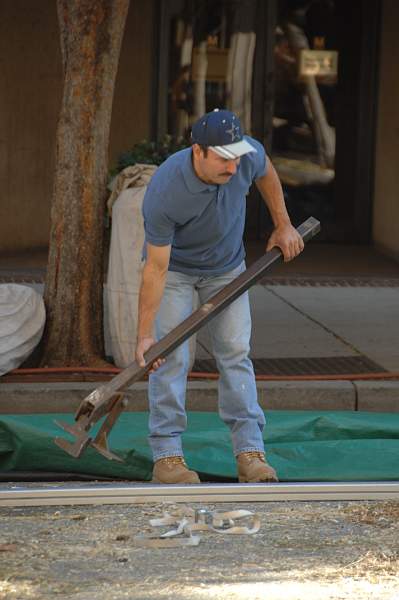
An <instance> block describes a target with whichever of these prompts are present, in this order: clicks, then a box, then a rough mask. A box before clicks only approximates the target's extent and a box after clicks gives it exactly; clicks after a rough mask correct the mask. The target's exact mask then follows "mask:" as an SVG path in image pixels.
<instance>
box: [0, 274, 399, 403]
mask: <svg viewBox="0 0 399 600" xmlns="http://www.w3.org/2000/svg"><path fill="white" fill-rule="evenodd" d="M398 275H399V268H398ZM300 281H301V282H302V284H301V285H299V284H298V281H297V282H295V281H294V285H292V284H291V285H285V284H284V283H286V282H284V280H283V279H280V280H279V279H278V278H277V279H276V278H274V279H270V280H269V281H268V280H265V281H264V282H263V284H262V285H256V286H254V287H253V288H252V289H251V290H250V299H251V306H252V315H253V335H252V344H251V347H252V351H251V355H252V358H253V359H255V363H256V362H257V361H260V362H259V364H260V363H261V362H262V359H263V360H266V362H267V361H269V366H270V365H272V366H273V365H277V366H278V367H281V365H283V367H284V368H285V367H286V366H287V365H292V364H294V366H295V364H296V363H298V364H299V367H300V368H303V365H310V367H309V368H308V370H307V371H306V373H308V375H309V379H308V380H306V381H300V380H295V379H293V377H294V376H293V375H291V376H287V377H286V379H285V380H284V379H282V380H278V381H277V380H276V381H258V390H259V400H260V403H261V405H262V407H264V408H265V409H266V410H267V409H269V410H272V409H279V410H282V409H287V410H359V411H377V412H379V411H381V412H385V411H389V412H398V411H399V378H398V380H390V381H388V380H379V379H377V378H376V379H372V378H371V379H370V378H369V379H367V380H361V373H364V372H365V371H367V366H369V368H370V369H371V370H372V371H374V372H382V371H384V370H385V371H390V372H398V373H399V276H398V278H392V277H391V278H390V279H389V280H387V279H386V280H381V284H382V285H377V284H378V281H377V282H376V281H374V280H373V281H372V282H371V281H369V282H367V281H366V280H362V281H361V282H360V283H359V282H355V284H353V285H350V281H348V280H347V279H346V280H345V282H342V281H341V284H340V283H339V281H337V280H335V281H334V282H333V281H322V280H319V281H313V282H312V281H311V280H307V281H304V280H303V279H301V280H300ZM31 285H34V287H35V288H36V289H37V290H38V291H41V290H42V285H41V284H31ZM196 357H197V358H198V359H199V360H200V364H201V361H205V362H204V363H202V364H207V362H209V361H211V360H212V354H211V347H210V342H209V337H208V335H207V332H206V330H203V331H201V332H200V334H199V335H198V338H197V355H196ZM305 359H306V360H305ZM334 361H335V362H334ZM336 361H340V362H339V369H338V372H343V373H348V370H346V371H345V365H346V364H348V365H349V367H348V368H349V369H350V368H351V366H352V365H353V364H354V365H355V367H356V365H360V366H362V365H365V367H363V369H362V370H360V372H359V371H353V370H352V371H351V370H349V373H351V372H352V373H353V377H351V378H349V380H347V379H344V378H343V379H342V380H340V379H337V378H336V377H337V376H335V378H334V379H332V380H329V381H317V380H312V372H313V373H314V369H315V368H316V372H317V369H318V368H319V367H320V364H322V365H323V367H322V368H325V367H326V365H327V366H329V365H330V364H332V365H333V366H334V365H336ZM348 361H349V362H348ZM337 364H338V363H337ZM342 365H343V368H342ZM312 369H313V371H312ZM306 373H304V374H305V375H306ZM356 373H359V377H358V378H357V377H356ZM371 377H372V375H371ZM98 385H99V383H98V382H96V383H82V382H76V383H71V382H65V383H30V384H28V383H26V384H22V383H5V382H4V380H3V381H1V379H0V413H4V414H5V413H8V414H12V413H18V412H19V413H21V412H22V413H32V412H71V411H73V410H75V409H76V407H77V406H78V404H79V402H80V400H81V399H82V398H84V397H85V396H86V395H87V394H88V393H89V392H90V391H91V390H92V389H94V388H95V387H97V386H98ZM128 396H129V407H128V410H146V409H147V401H146V384H145V383H138V384H135V385H133V386H132V387H131V388H130V389H129V391H128ZM216 407H217V381H214V380H212V381H211V380H208V381H190V382H189V384H188V393H187V408H188V409H189V410H216Z"/></svg>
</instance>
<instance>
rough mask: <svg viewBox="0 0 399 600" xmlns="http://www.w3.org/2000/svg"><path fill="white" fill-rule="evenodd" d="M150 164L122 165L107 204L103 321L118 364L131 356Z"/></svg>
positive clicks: (110, 351) (108, 350)
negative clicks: (108, 227)
mask: <svg viewBox="0 0 399 600" xmlns="http://www.w3.org/2000/svg"><path fill="white" fill-rule="evenodd" d="M156 168H157V167H156V166H153V165H135V166H134V167H128V168H127V169H124V171H122V173H120V175H119V176H118V179H117V181H116V183H115V186H114V189H113V192H112V194H111V197H110V200H109V201H108V208H109V210H110V211H111V210H112V229H111V245H110V250H109V263H108V274H107V284H106V286H105V297H106V311H105V313H106V321H107V325H108V330H109V344H110V347H109V348H106V353H107V354H108V353H109V354H111V356H112V357H113V359H114V362H115V364H116V365H117V366H118V367H122V368H124V367H127V366H128V365H129V364H131V363H132V362H133V360H134V351H135V347H136V336H137V305H138V294H139V287H140V280H141V270H142V266H143V263H142V260H141V256H142V249H143V244H144V225H143V217H142V214H141V207H142V204H143V198H144V194H145V191H146V189H147V184H148V183H149V181H150V179H151V177H152V175H153V173H154V172H155V170H156Z"/></svg>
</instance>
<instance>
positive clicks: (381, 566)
mask: <svg viewBox="0 0 399 600" xmlns="http://www.w3.org/2000/svg"><path fill="white" fill-rule="evenodd" d="M190 506H191V507H193V508H205V507H206V508H210V509H212V510H218V511H222V510H233V509H244V508H245V509H248V510H251V511H254V512H255V513H257V514H258V515H259V516H260V519H261V528H260V531H259V532H258V533H256V534H254V535H226V534H217V533H211V532H203V533H202V534H201V542H200V544H199V545H198V546H193V547H179V548H170V549H165V548H162V549H159V548H140V547H136V546H134V537H135V536H136V535H137V534H139V533H140V532H143V531H149V530H150V528H149V519H150V518H154V517H156V516H162V513H163V511H164V510H168V512H173V511H174V510H176V509H177V508H178V507H177V505H173V504H146V505H112V506H67V507H34V508H3V509H2V510H1V512H0V598H2V599H6V598H7V600H16V599H18V600H22V599H25V598H26V599H30V598H40V599H42V598H43V599H50V598H51V599H54V598H56V599H60V600H64V599H67V598H71V599H74V600H90V599H96V600H114V599H115V600H119V599H121V598H129V599H132V600H139V599H147V598H148V599H157V600H166V599H169V598H173V599H174V600H183V599H191V598H192V599H193V600H203V599H208V598H209V599H210V598H212V599H216V600H219V599H220V600H258V599H259V600H302V599H305V598H306V599H310V600H327V599H329V600H330V599H334V600H346V599H349V598H350V599H351V600H353V599H356V600H366V599H371V598H373V600H388V599H389V600H399V502H389V501H385V502H381V501H380V502H265V503H260V502H257V503H252V504H250V503H249V504H246V503H239V504H238V503H236V504H232V503H230V504H216V505H205V504H191V505H190ZM180 507H181V505H180Z"/></svg>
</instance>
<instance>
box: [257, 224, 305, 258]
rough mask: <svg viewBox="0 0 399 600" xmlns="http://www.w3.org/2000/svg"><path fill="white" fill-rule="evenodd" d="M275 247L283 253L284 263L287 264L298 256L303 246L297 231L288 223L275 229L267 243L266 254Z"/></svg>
mask: <svg viewBox="0 0 399 600" xmlns="http://www.w3.org/2000/svg"><path fill="white" fill-rule="evenodd" d="M275 246H278V247H279V248H280V250H281V252H282V253H283V256H284V262H288V261H290V260H292V259H293V258H295V257H296V256H298V254H300V253H301V252H302V250H303V249H304V246H305V245H304V243H303V239H302V238H301V236H300V235H299V233H298V232H297V230H296V229H295V228H294V227H293V226H292V225H291V224H290V223H288V224H286V225H280V226H278V227H276V228H275V230H274V231H273V233H272V234H271V236H270V238H269V241H268V243H267V246H266V252H267V251H268V250H271V249H272V248H274V247H275Z"/></svg>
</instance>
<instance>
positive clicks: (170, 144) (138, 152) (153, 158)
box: [111, 135, 189, 176]
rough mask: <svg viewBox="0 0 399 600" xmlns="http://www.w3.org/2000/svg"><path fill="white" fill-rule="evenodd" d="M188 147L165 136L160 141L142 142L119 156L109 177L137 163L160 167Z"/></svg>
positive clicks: (184, 142)
mask: <svg viewBox="0 0 399 600" xmlns="http://www.w3.org/2000/svg"><path fill="white" fill-rule="evenodd" d="M188 145H189V144H188V143H187V142H186V141H185V140H183V139H181V140H176V139H175V138H173V137H172V136H171V135H165V137H164V138H163V139H162V140H160V141H157V142H149V141H147V140H143V141H141V142H139V143H137V144H135V145H134V146H133V147H132V148H131V149H130V150H128V151H127V152H124V153H123V154H121V155H120V156H119V158H118V163H117V165H116V167H115V168H114V169H113V170H112V172H111V175H112V176H114V175H117V174H118V173H120V171H123V169H125V168H126V167H130V166H132V165H135V164H137V163H141V164H147V165H160V164H161V163H163V162H164V160H166V159H167V158H168V157H169V156H170V155H171V154H174V153H175V152H178V151H179V150H183V148H187V146H188Z"/></svg>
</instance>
